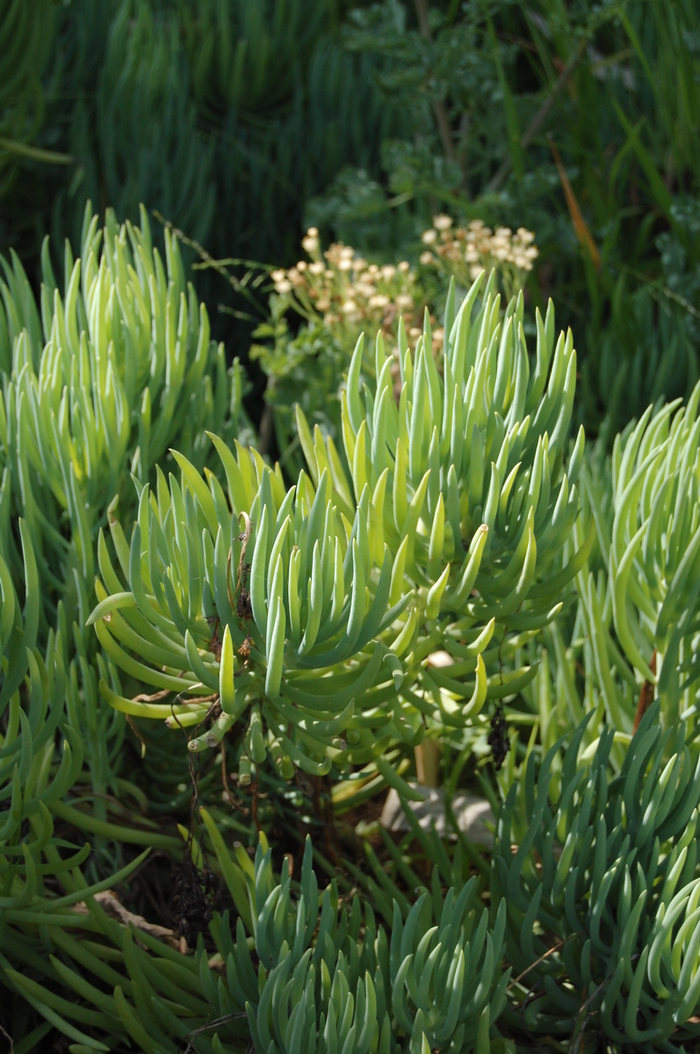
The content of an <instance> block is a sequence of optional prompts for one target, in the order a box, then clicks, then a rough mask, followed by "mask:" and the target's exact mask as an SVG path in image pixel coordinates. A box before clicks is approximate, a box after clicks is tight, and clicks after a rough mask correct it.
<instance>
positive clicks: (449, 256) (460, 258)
mask: <svg viewBox="0 0 700 1054" xmlns="http://www.w3.org/2000/svg"><path fill="white" fill-rule="evenodd" d="M422 241H423V244H424V245H425V246H427V248H426V249H425V251H424V252H423V253H422V254H421V257H420V262H421V263H422V264H423V265H425V266H429V265H433V266H436V267H445V268H446V269H447V270H448V271H450V272H451V273H452V274H454V275H455V278H456V279H457V280H458V281H459V280H460V279H461V282H462V284H464V285H466V284H468V281H467V280H469V281H473V280H474V279H475V278H476V277H477V275H478V274H479V273H480V272H481V271H483V270H486V271H491V270H492V269H494V268H495V269H496V270H497V271H499V273H500V274H501V275H502V276H503V278H504V279H505V281H506V284H507V285H509V286H510V287H512V288H513V289H518V288H520V287H522V285H524V281H525V277H526V275H527V272H528V271H531V270H532V264H533V261H534V260H536V259H537V257H538V255H539V252H538V249H537V246H536V245H535V235H534V234H533V233H532V231H528V230H526V228H525V227H518V229H517V231H516V232H515V234H513V232H512V230H511V229H510V227H496V229H495V231H494V230H491V228H490V227H487V226H486V225H485V224H484V222H483V220H472V221H471V223H469V224H467V226H466V227H455V226H453V223H452V219H451V218H450V217H449V216H446V215H444V214H442V215H440V216H434V217H433V226H432V227H430V228H429V229H428V230H427V231H424V232H423V235H422Z"/></svg>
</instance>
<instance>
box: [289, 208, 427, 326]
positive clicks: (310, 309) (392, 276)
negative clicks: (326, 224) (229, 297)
mask: <svg viewBox="0 0 700 1054" xmlns="http://www.w3.org/2000/svg"><path fill="white" fill-rule="evenodd" d="M301 244H302V248H303V249H304V251H305V252H306V253H307V254H308V255H309V257H310V260H300V261H299V262H298V263H297V264H296V266H294V267H290V268H289V270H282V269H280V270H278V271H273V272H272V276H271V277H272V281H273V282H274V286H275V292H276V293H278V294H279V295H280V296H289V297H290V298H292V299H293V300H294V302H295V303H294V306H295V307H296V308H297V310H300V313H301V314H302V315H304V316H305V317H307V318H308V319H309V321H310V320H311V319H312V318H313V317H314V316H317V317H318V316H320V317H321V318H322V319H323V322H324V325H326V326H335V327H337V326H341V327H343V326H347V328H351V329H353V330H357V331H359V330H360V329H362V328H364V326H365V325H366V326H368V327H369V330H370V332H371V331H372V330H374V331H376V330H377V329H378V328H379V329H381V330H382V331H383V332H384V333H385V334H386V335H387V336H388V335H395V332H396V326H397V325H398V320H399V316H402V317H403V320H404V325H405V326H406V330H407V332H408V334H409V336H410V337H412V338H413V339H415V338H416V337H418V336H419V335H420V333H421V332H422V329H421V328H420V325H421V323H422V307H423V304H422V302H421V294H420V293H419V291H418V290H417V288H416V276H415V272H414V271H413V269H412V268H411V266H410V264H409V263H408V261H406V260H402V261H401V263H399V264H398V265H396V266H394V265H393V264H384V266H379V265H378V264H370V263H368V262H367V260H365V259H363V257H362V256H360V255H358V254H357V253H356V252H355V250H354V249H353V248H352V247H351V246H349V245H343V243H342V242H335V243H334V244H333V245H331V246H330V247H329V248H328V249H327V250H326V252H324V253H322V252H321V246H320V242H319V237H318V230H317V229H316V228H315V227H310V228H309V230H308V231H307V232H306V237H305V238H304V239H303V241H302V243H301Z"/></svg>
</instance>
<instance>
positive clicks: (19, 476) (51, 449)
mask: <svg viewBox="0 0 700 1054" xmlns="http://www.w3.org/2000/svg"><path fill="white" fill-rule="evenodd" d="M165 239H166V241H165V244H166V266H163V262H162V260H161V256H160V254H159V253H158V251H157V250H156V249H154V248H153V245H152V242H151V235H150V230H149V225H148V219H147V216H146V213H145V211H144V210H143V209H142V211H141V228H140V229H139V228H138V227H134V226H132V224H130V223H128V224H125V225H124V226H122V227H118V226H117V223H116V220H115V217H114V214H113V213H112V212H108V213H107V217H106V223H105V227H104V230H103V231H102V232H101V231H99V230H98V227H97V217H96V216H93V215H92V213H91V210H90V208H89V206H88V209H87V210H86V213H85V220H84V225H83V238H82V258H81V259H77V260H75V262H74V261H73V257H72V253H71V250H70V247H69V246H68V245H66V251H65V261H64V264H65V273H66V287H65V290H64V293H63V295H61V291H60V290H59V288H58V286H57V283H56V280H55V277H54V272H53V268H52V264H51V259H50V253H49V246H48V241H45V242H44V251H43V254H42V263H43V284H42V291H41V311H40V312H39V310H38V309H37V306H36V303H35V300H34V296H33V293H32V291H31V287H30V285H29V282H28V280H27V277H26V274H25V273H24V270H23V268H22V265H21V263H20V261H19V259H18V258H17V257H16V256H15V255H13V258H12V266H10V265H9V264H8V263H7V262H6V261H4V260H3V261H2V265H3V270H4V275H5V280H4V281H0V295H1V296H2V304H3V305H4V306H3V307H0V368H2V371H3V374H4V377H5V383H4V392H3V398H2V401H1V404H0V460H1V462H2V466H3V481H2V497H1V499H0V503H1V506H2V510H3V512H2V516H3V529H4V531H5V538H6V542H5V544H6V546H7V547H8V552H7V559H8V561H9V563H10V567H11V569H12V570H13V572H14V573H15V574H16V576H18V578H17V580H18V581H19V578H20V577H21V563H20V559H19V554H18V552H17V550H16V546H15V544H14V542H13V541H12V532H11V531H10V530H9V524H10V521H11V519H12V517H13V516H16V515H17V514H21V515H22V516H23V517H24V518H25V520H26V523H27V529H28V531H29V533H30V536H31V539H32V544H33V548H34V552H35V554H36V560H37V564H38V568H39V575H40V581H41V585H42V590H41V592H42V600H41V630H42V635H43V638H44V639H45V635H46V633H47V631H48V627H49V625H51V624H53V623H54V622H55V615H56V606H55V605H56V603H57V601H58V599H59V598H61V597H63V598H64V599H65V600H66V602H67V603H68V605H69V623H70V621H72V618H73V617H74V615H75V614H76V610H77V609H76V606H77V605H78V604H79V605H80V606H81V607H82V608H84V607H85V606H86V605H87V604H88V603H89V601H88V600H87V596H88V595H89V593H90V591H91V588H92V578H93V573H94V571H93V568H94V552H93V547H94V536H95V534H96V531H97V528H98V527H99V526H100V525H101V524H104V523H105V522H106V517H107V507H108V506H109V505H110V503H111V502H112V501H113V500H114V499H117V500H121V501H122V503H124V502H126V507H127V508H128V507H129V505H130V504H132V503H133V498H132V495H133V487H132V484H131V481H130V479H129V474H130V473H131V474H133V475H135V476H136V477H137V478H139V479H142V480H144V481H145V480H148V479H149V478H151V477H152V475H153V470H154V465H155V464H156V462H158V461H160V460H161V459H162V458H163V457H164V456H165V455H166V453H167V449H168V446H169V444H170V443H171V442H173V441H176V442H177V443H178V445H179V446H180V448H181V449H182V450H184V451H186V452H187V454H188V456H189V457H190V458H192V459H193V460H194V461H195V462H197V463H198V464H200V465H201V464H203V462H204V460H205V458H206V456H207V454H208V446H209V445H208V441H207V440H206V436H205V434H204V433H205V429H206V428H215V429H217V430H218V431H219V432H220V433H221V434H222V435H224V436H228V437H230V436H231V435H232V434H237V432H238V429H239V427H245V418H244V417H243V415H242V409H241V397H242V376H241V371H240V368H239V367H238V363H237V362H235V363H234V365H233V367H232V369H231V370H228V369H227V366H226V360H225V356H224V349H223V346H222V345H219V346H218V347H217V346H216V345H215V344H214V343H213V342H212V341H211V340H210V331H209V320H208V316H207V312H206V309H205V308H204V305H200V304H198V302H197V299H196V297H195V294H194V290H193V288H192V286H191V285H188V284H187V283H186V281H185V275H184V271H183V267H182V262H181V259H180V253H179V249H178V243H177V239H176V238H174V237H171V235H170V233H169V232H168V231H166V232H165ZM203 440H204V444H205V445H204V446H203V445H202V441H203ZM86 614H87V613H86ZM85 617H86V616H85ZM81 621H82V622H83V623H84V617H83V618H82V620H81Z"/></svg>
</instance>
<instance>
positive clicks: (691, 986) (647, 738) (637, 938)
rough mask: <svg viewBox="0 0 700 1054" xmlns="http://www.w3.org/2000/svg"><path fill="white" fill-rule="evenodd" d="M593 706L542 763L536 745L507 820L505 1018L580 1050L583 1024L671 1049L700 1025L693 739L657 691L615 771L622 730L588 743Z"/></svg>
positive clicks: (500, 874)
mask: <svg viewBox="0 0 700 1054" xmlns="http://www.w3.org/2000/svg"><path fill="white" fill-rule="evenodd" d="M593 716H594V711H589V713H588V714H587V715H586V717H585V718H584V720H583V721H582V722H581V723H580V725H579V727H578V728H577V730H576V732H575V734H574V735H573V736H572V737H571V742H570V743H569V745H568V746H567V748H566V750H562V741H558V742H557V743H555V744H554V746H553V747H552V748H551V749H550V750H549V751H548V753H547V756H546V758H545V759H544V761H543V763H542V766H541V768H540V770H539V772H537V771H536V765H535V756H534V754H532V753H531V754H530V757H529V759H528V762H527V765H526V766H524V768H523V772H522V777H521V779H520V780H519V781H518V783H517V784H514V785H513V786H512V788H511V790H510V793H509V795H508V798H507V800H506V802H505V804H504V806H503V809H502V812H501V815H500V818H499V823H498V837H497V842H496V849H495V855H494V862H493V880H492V886H491V892H492V896H494V897H495V898H498V897H500V896H503V897H504V899H505V901H506V904H507V911H508V926H507V934H508V937H507V954H508V957H509V959H510V961H511V962H512V964H513V969H514V972H515V973H516V974H517V975H518V977H519V981H518V985H517V993H518V995H519V997H518V1002H517V1004H516V1006H515V1008H513V1009H511V1010H509V1011H508V1013H507V1014H506V1017H505V1019H504V1020H505V1021H506V1022H507V1024H508V1025H509V1026H512V1027H514V1028H517V1029H519V1030H524V1031H525V1032H526V1033H529V1034H531V1035H533V1034H536V1033H539V1034H542V1033H546V1034H548V1035H550V1036H556V1035H561V1036H563V1035H566V1036H567V1037H571V1038H572V1042H573V1043H574V1044H575V1045H576V1049H581V1047H582V1045H583V1033H584V1032H585V1031H587V1030H588V1031H590V1032H591V1033H594V1032H598V1033H603V1035H604V1036H606V1037H607V1039H608V1041H611V1042H613V1043H629V1044H634V1045H637V1046H638V1047H639V1049H648V1050H652V1049H658V1050H676V1049H679V1047H678V1044H684V1043H688V1042H691V1043H692V1042H697V1035H698V1023H697V1019H696V1018H695V1017H694V1014H695V1012H696V1010H697V1007H698V1004H700V974H699V973H698V962H699V957H698V946H699V944H700V930H699V929H698V926H697V918H698V912H697V904H698V899H699V897H700V884H699V883H700V880H698V878H697V877H696V865H697V859H696V858H697V842H696V839H695V828H696V824H697V817H698V804H699V803H700V767H699V765H698V759H697V750H695V749H693V750H692V752H691V749H689V747H688V745H686V737H687V735H688V729H687V727H686V725H685V723H684V722H681V723H680V724H679V725H678V726H677V727H676V728H670V729H668V730H667V731H664V730H663V729H662V727H661V725H660V722H659V703H658V702H656V703H654V704H653V705H652V706H651V707H650V708H649V710H647V712H646V713H645V715H644V717H643V718H642V719H641V721H640V724H639V727H638V729H637V731H636V733H635V735H634V737H633V739H632V741H631V744H630V746H629V749H628V750H627V753H626V756H625V759H624V763H623V765H622V769H621V771H620V774H619V776H617V777H616V778H614V779H610V778H609V775H608V772H609V768H608V766H609V761H610V751H611V748H612V744H613V737H614V729H613V728H612V727H607V728H604V729H603V731H602V732H601V734H600V736H599V737H598V738H597V739H596V740H595V741H594V742H593V743H591V744H590V745H589V746H588V747H585V748H584V745H583V736H584V732H585V728H586V724H587V723H588V722H589V721H590V720H591V719H592V718H593ZM586 1046H587V1045H586ZM680 1049H683V1048H682V1047H681V1048H680ZM686 1049H688V1048H686Z"/></svg>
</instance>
